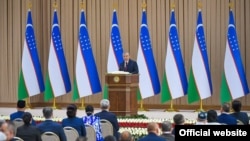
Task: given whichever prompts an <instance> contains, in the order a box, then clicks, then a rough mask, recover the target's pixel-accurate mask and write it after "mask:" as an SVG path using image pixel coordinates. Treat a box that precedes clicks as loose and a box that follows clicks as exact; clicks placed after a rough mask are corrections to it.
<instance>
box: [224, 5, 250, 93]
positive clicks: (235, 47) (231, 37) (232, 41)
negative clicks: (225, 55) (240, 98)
mask: <svg viewBox="0 0 250 141" xmlns="http://www.w3.org/2000/svg"><path fill="white" fill-rule="evenodd" d="M229 16H230V17H229V25H228V34H227V41H228V44H229V47H230V51H231V54H232V56H233V59H234V62H235V65H236V68H237V71H238V73H239V77H240V80H241V84H242V87H243V89H244V93H245V95H246V94H247V93H249V88H248V84H247V80H246V76H245V71H244V67H243V64H242V60H241V55H240V48H239V44H238V39H237V33H236V29H235V23H234V17H233V12H232V10H230V13H229Z"/></svg>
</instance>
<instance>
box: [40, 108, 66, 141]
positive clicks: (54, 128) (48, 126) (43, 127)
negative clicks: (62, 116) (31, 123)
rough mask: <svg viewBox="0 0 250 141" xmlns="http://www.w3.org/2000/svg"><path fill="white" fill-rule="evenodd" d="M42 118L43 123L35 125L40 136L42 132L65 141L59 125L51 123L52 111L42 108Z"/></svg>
mask: <svg viewBox="0 0 250 141" xmlns="http://www.w3.org/2000/svg"><path fill="white" fill-rule="evenodd" d="M43 116H44V117H45V121H43V122H42V123H40V124H38V125H37V128H38V129H39V130H40V132H41V134H43V133H44V132H54V133H55V134H57V135H58V137H59V138H60V141H66V136H65V133H64V130H63V127H62V125H61V124H59V123H57V122H54V121H52V117H53V109H52V108H50V107H45V108H43Z"/></svg>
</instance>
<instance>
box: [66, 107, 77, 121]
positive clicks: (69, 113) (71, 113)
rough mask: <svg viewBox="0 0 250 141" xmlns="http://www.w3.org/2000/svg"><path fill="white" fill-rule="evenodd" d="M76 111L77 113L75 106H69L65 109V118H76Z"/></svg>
mask: <svg viewBox="0 0 250 141" xmlns="http://www.w3.org/2000/svg"><path fill="white" fill-rule="evenodd" d="M76 111H77V107H76V105H75V104H69V105H68V107H67V112H66V113H67V116H68V118H73V117H76Z"/></svg>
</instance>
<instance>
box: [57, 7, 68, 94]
mask: <svg viewBox="0 0 250 141" xmlns="http://www.w3.org/2000/svg"><path fill="white" fill-rule="evenodd" d="M52 41H53V45H54V50H55V52H56V55H57V59H58V60H57V61H58V64H59V66H60V70H61V74H62V78H63V81H64V85H65V89H66V92H69V91H70V90H71V84H70V78H69V73H68V68H67V64H66V60H65V56H64V52H63V45H62V40H61V33H60V29H59V25H58V19H57V12H56V11H54V19H53V29H52Z"/></svg>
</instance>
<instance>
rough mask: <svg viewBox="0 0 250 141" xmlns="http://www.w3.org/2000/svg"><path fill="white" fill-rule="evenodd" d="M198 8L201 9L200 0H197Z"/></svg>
mask: <svg viewBox="0 0 250 141" xmlns="http://www.w3.org/2000/svg"><path fill="white" fill-rule="evenodd" d="M198 8H199V9H201V8H202V3H201V1H200V0H199V1H198Z"/></svg>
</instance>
